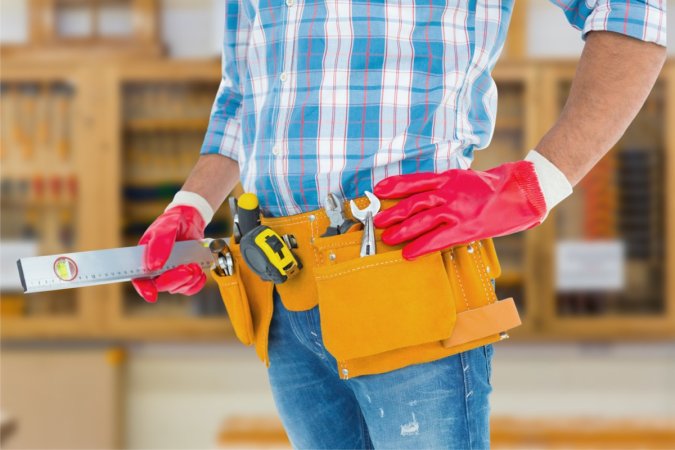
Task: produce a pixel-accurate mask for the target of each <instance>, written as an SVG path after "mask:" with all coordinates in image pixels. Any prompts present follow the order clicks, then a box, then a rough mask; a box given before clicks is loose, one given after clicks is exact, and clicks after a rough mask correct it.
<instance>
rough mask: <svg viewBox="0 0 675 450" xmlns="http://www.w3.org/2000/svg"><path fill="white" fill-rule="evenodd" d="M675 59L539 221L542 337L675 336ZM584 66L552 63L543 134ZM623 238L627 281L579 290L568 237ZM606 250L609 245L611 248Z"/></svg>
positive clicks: (546, 74)
mask: <svg viewBox="0 0 675 450" xmlns="http://www.w3.org/2000/svg"><path fill="white" fill-rule="evenodd" d="M673 67H674V66H673V63H672V62H670V63H669V64H668V65H667V66H666V68H664V70H663V72H662V74H661V76H660V77H659V80H658V82H657V84H656V87H655V88H654V90H653V91H652V93H651V94H650V96H649V98H648V100H647V102H646V104H645V106H644V107H643V108H642V110H641V111H640V113H639V114H638V116H637V118H636V119H635V121H634V122H633V124H631V126H630V127H629V129H628V131H627V132H626V133H625V135H624V136H623V138H622V139H621V140H620V141H619V143H618V144H617V146H616V147H615V148H614V149H612V151H611V152H610V153H609V154H608V155H607V156H606V157H605V158H604V159H603V160H602V161H600V163H599V164H598V165H597V166H596V167H595V168H594V169H593V170H592V171H591V172H590V173H589V175H588V176H587V177H586V178H585V179H584V180H582V182H581V183H580V184H579V185H578V186H577V187H576V188H575V193H574V194H573V195H572V196H571V197H570V198H568V199H566V200H565V202H563V203H562V204H561V205H559V206H558V207H557V208H556V209H555V210H554V211H553V212H552V214H551V217H549V218H548V219H547V221H546V222H545V223H544V225H543V226H541V227H539V230H540V231H541V235H542V240H541V247H540V248H539V250H538V253H539V255H538V257H537V258H536V259H537V261H538V267H539V269H540V272H539V278H540V280H541V282H540V283H538V285H537V286H538V296H539V298H540V299H541V304H542V309H541V318H540V329H539V330H538V333H537V334H538V335H540V336H542V337H550V338H555V339H572V340H574V339H576V340H578V339H582V340H643V339H667V338H672V337H673V336H675V289H674V283H673V280H672V273H673V267H675V266H673V260H674V254H675V245H674V242H675V227H674V224H675V222H673V218H674V217H675V207H674V202H673V198H674V197H675V196H674V195H672V193H673V192H675V184H674V182H673V177H674V176H675V171H674V169H675V163H674V159H675V158H673V156H672V155H673V152H674V151H675V146H673V144H674V142H673V129H672V128H673V127H672V125H671V126H669V125H668V124H673V123H675V114H674V112H675V109H674V104H673V98H675V97H674V95H675V94H674V92H675V78H674V77H673ZM574 71H575V64H573V63H569V62H552V63H546V64H542V67H541V76H542V82H541V84H540V87H541V104H540V107H541V109H540V110H541V113H542V127H544V128H543V129H542V131H541V132H542V133H544V132H545V129H546V128H547V127H548V126H549V125H550V124H552V123H553V121H554V120H555V118H556V117H557V116H558V114H559V112H560V110H561V109H562V107H563V105H564V101H565V99H566V97H567V93H568V90H569V86H570V84H571V80H572V78H573V76H574ZM569 241H576V242H582V243H583V244H584V245H586V246H587V247H591V246H594V245H597V244H598V243H600V245H604V244H605V243H608V242H609V243H610V244H614V243H619V242H620V243H622V245H623V249H624V250H623V252H624V257H623V260H624V264H625V267H624V271H623V273H624V275H623V278H624V279H623V282H622V283H621V284H622V285H621V287H619V288H618V289H615V288H610V287H608V288H607V289H601V288H598V287H593V288H588V289H583V288H579V287H577V288H574V289H570V287H569V286H567V285H566V283H561V281H560V280H559V279H558V275H559V274H560V270H559V269H560V268H558V267H556V252H558V251H561V250H560V245H561V243H564V242H569ZM601 251H602V250H601Z"/></svg>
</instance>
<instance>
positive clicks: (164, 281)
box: [131, 205, 206, 303]
mask: <svg viewBox="0 0 675 450" xmlns="http://www.w3.org/2000/svg"><path fill="white" fill-rule="evenodd" d="M205 228H206V223H205V222H204V219H203V218H202V215H201V214H200V213H199V211H197V209H195V208H193V207H192V206H186V205H179V206H174V207H173V208H170V209H168V210H166V211H165V212H164V213H163V214H162V215H161V216H159V217H158V218H157V219H155V221H154V222H152V224H151V225H150V227H148V229H147V230H146V231H145V233H144V234H143V236H142V237H141V240H140V241H138V244H139V245H143V244H146V245H147V247H146V248H145V253H144V255H143V256H144V261H143V264H144V266H145V268H146V269H148V270H157V269H161V268H162V267H163V266H164V264H165V263H166V261H167V259H169V256H170V255H171V249H172V248H173V244H174V242H176V241H189V240H192V239H204V229H205ZM131 283H132V284H133V285H134V288H136V292H138V294H139V295H140V296H141V297H143V298H144V299H145V301H147V302H150V303H154V302H156V301H157V293H158V292H165V291H167V292H170V293H171V294H183V295H194V294H196V293H197V292H199V291H200V290H201V289H202V287H204V283H206V275H205V274H204V272H203V271H202V269H201V267H199V264H196V263H193V264H187V265H182V266H178V267H176V268H174V269H171V270H167V271H166V272H164V273H163V274H161V275H160V276H158V277H155V278H138V279H135V280H131Z"/></svg>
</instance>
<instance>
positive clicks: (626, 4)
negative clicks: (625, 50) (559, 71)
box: [551, 0, 667, 47]
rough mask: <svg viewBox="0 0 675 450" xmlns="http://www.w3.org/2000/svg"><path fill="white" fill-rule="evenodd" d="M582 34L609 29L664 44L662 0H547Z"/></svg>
mask: <svg viewBox="0 0 675 450" xmlns="http://www.w3.org/2000/svg"><path fill="white" fill-rule="evenodd" d="M551 2H552V3H554V4H555V5H557V6H558V7H560V8H561V9H562V10H563V12H564V13H565V16H566V17H567V20H568V22H569V23H570V24H572V26H574V27H575V28H578V29H579V30H581V31H582V36H584V37H585V36H586V34H588V33H589V32H591V31H612V32H615V33H621V34H624V35H626V36H630V37H633V38H636V39H640V40H642V41H645V42H654V43H656V44H658V45H662V46H664V47H665V45H666V3H667V2H666V0H551Z"/></svg>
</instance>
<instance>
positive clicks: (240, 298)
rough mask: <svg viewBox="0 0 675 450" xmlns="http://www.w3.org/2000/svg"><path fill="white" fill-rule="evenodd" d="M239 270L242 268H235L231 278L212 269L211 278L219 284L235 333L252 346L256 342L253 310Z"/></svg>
mask: <svg viewBox="0 0 675 450" xmlns="http://www.w3.org/2000/svg"><path fill="white" fill-rule="evenodd" d="M239 269H240V267H235V270H234V273H233V274H232V275H230V276H222V275H218V274H217V273H216V271H215V270H213V269H212V270H211V276H212V277H213V279H214V280H215V281H216V283H217V284H218V289H219V290H220V296H221V297H222V299H223V303H225V308H226V309H227V315H228V316H229V318H230V322H231V323H232V328H234V333H235V334H236V335H237V338H238V339H239V340H240V341H241V342H243V343H244V344H246V345H251V344H253V342H254V332H253V321H252V319H251V308H250V306H249V301H248V296H247V295H246V290H245V289H244V283H243V282H242V280H241V274H240V270H239Z"/></svg>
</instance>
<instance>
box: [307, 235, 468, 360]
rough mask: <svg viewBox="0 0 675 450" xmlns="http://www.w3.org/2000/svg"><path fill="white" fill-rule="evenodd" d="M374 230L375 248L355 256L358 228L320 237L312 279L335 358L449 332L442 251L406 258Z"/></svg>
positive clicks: (449, 299)
mask: <svg viewBox="0 0 675 450" xmlns="http://www.w3.org/2000/svg"><path fill="white" fill-rule="evenodd" d="M380 235H381V233H380V232H379V230H377V231H376V238H377V244H376V246H377V253H376V254H375V255H372V256H367V257H363V258H362V257H360V256H359V250H360V246H361V236H362V232H360V231H359V232H351V233H346V234H343V235H338V236H332V237H326V238H319V239H316V241H315V247H316V248H317V251H318V255H319V261H318V262H317V265H318V266H319V267H317V268H316V269H315V279H316V285H317V290H318V295H319V309H320V311H321V329H322V333H323V340H324V345H325V346H326V349H327V350H328V351H330V353H331V354H332V355H333V356H334V357H335V358H336V359H337V360H338V361H344V360H350V359H354V358H360V357H364V356H370V355H376V354H379V353H384V352H387V351H390V350H394V349H398V348H403V347H410V346H414V345H418V344H424V343H428V342H438V341H441V340H443V339H446V338H448V337H450V335H451V334H452V331H453V327H454V324H455V318H456V311H455V299H454V296H453V288H452V286H451V283H450V279H449V278H448V274H447V270H446V266H445V264H444V258H443V255H442V254H441V253H440V252H435V253H432V254H429V255H426V256H423V257H420V258H418V259H417V260H415V261H414V262H410V261H406V260H404V259H403V257H402V255H401V250H400V248H395V247H388V246H386V245H385V244H383V243H382V242H381V240H380Z"/></svg>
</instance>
